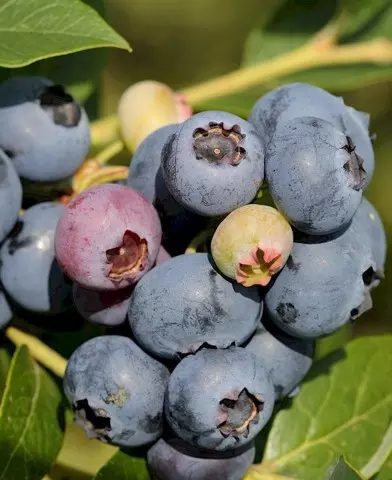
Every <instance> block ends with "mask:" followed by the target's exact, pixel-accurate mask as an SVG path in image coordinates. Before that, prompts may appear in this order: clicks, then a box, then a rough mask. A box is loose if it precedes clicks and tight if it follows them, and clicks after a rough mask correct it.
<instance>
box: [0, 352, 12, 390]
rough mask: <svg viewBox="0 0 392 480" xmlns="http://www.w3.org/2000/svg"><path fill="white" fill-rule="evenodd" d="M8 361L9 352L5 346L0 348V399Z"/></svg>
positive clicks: (9, 360) (5, 379)
mask: <svg viewBox="0 0 392 480" xmlns="http://www.w3.org/2000/svg"><path fill="white" fill-rule="evenodd" d="M10 363H11V358H10V354H9V352H8V351H7V350H6V349H5V348H2V349H0V400H1V398H2V396H3V393H4V389H5V384H6V381H7V375H8V370H9V368H10Z"/></svg>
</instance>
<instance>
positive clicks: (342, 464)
mask: <svg viewBox="0 0 392 480" xmlns="http://www.w3.org/2000/svg"><path fill="white" fill-rule="evenodd" d="M363 479H364V477H363V476H362V475H361V474H360V473H358V472H357V471H356V470H354V468H353V467H352V466H351V465H350V464H349V463H348V462H346V460H345V459H344V458H343V457H339V458H338V459H337V460H334V461H333V462H332V464H331V465H330V466H329V467H328V470H327V472H326V475H325V478H324V480H363Z"/></svg>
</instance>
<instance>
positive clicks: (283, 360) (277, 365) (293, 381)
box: [245, 316, 314, 400]
mask: <svg viewBox="0 0 392 480" xmlns="http://www.w3.org/2000/svg"><path fill="white" fill-rule="evenodd" d="M266 327H267V328H266ZM245 349H246V350H247V351H248V352H252V353H254V354H255V355H256V356H257V357H259V358H260V360H261V362H262V364H263V367H264V369H265V370H266V371H267V372H268V373H269V374H270V376H271V380H272V383H273V385H274V388H275V398H276V400H281V399H282V398H284V397H286V396H287V395H288V394H290V392H292V391H293V390H294V389H295V387H296V386H297V385H298V384H299V383H300V382H301V381H302V380H303V378H304V377H305V375H306V374H307V373H308V371H309V369H310V367H311V366H312V359H313V354H314V342H313V341H312V340H299V339H298V338H293V337H290V336H289V335H285V334H284V333H283V332H281V331H279V330H278V329H277V328H276V327H274V325H273V324H272V325H271V322H269V321H268V320H267V318H266V317H265V316H264V317H263V324H260V326H259V328H258V329H257V330H256V333H255V334H254V335H253V337H252V339H251V341H250V342H249V343H248V344H247V346H246V347H245Z"/></svg>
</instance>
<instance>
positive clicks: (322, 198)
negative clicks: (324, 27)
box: [0, 78, 386, 480]
mask: <svg viewBox="0 0 392 480" xmlns="http://www.w3.org/2000/svg"><path fill="white" fill-rule="evenodd" d="M18 82H19V83H18ZM149 88H151V85H149ZM132 91H133V90H132ZM4 92H6V93H4ZM131 93H132V92H127V98H134V97H133V96H132V95H131ZM169 93H170V92H169ZM18 95H19V97H18ZM8 101H9V103H10V105H8V103H7V102H8ZM1 102H3V104H4V105H3V104H1V105H0V123H1V124H2V125H3V122H2V120H3V118H4V128H0V147H1V148H2V150H3V152H2V153H1V156H0V173H1V172H3V174H2V175H0V181H2V182H3V188H2V189H0V196H1V195H4V198H7V208H5V207H3V206H2V205H3V204H4V202H0V235H2V238H1V240H2V241H3V243H2V247H1V282H2V285H3V287H4V290H5V292H6V293H5V296H1V295H0V321H2V320H3V319H4V322H3V323H5V322H6V321H7V319H8V318H9V316H10V309H9V305H8V303H7V300H6V298H9V299H10V300H12V301H13V302H15V303H16V304H18V306H20V307H23V308H24V309H27V310H30V311H34V312H38V313H40V314H43V313H44V314H57V313H59V312H62V311H64V310H66V309H67V308H68V307H69V305H70V304H71V303H72V305H73V306H74V307H76V309H77V311H78V312H79V314H80V316H81V317H83V318H84V319H86V320H87V321H89V322H92V323H95V324H98V325H103V326H105V327H107V328H108V330H107V333H108V334H106V335H102V336H98V337H95V338H92V339H90V340H88V341H87V342H85V343H83V344H82V345H80V346H79V347H78V348H77V349H76V350H75V351H74V353H73V354H72V355H71V357H70V358H69V360H68V364H67V369H66V373H65V377H64V392H65V395H66V397H67V399H68V401H69V403H70V405H71V406H72V408H73V410H74V413H75V419H76V422H77V423H78V424H80V425H81V426H82V427H83V428H84V429H85V431H86V432H87V434H88V435H89V436H90V437H91V438H98V439H100V440H102V441H104V442H109V443H111V444H114V445H119V446H121V447H141V446H143V447H147V448H148V451H147V462H148V467H149V471H150V474H151V477H152V478H153V479H156V480H158V479H159V480H190V479H195V478H197V479H198V480H207V479H211V478H214V479H221V480H240V479H241V478H242V477H243V475H245V473H246V471H247V469H248V468H249V466H250V465H251V463H252V462H253V460H254V456H255V449H254V444H253V440H254V439H255V437H256V436H257V435H258V434H259V433H260V432H261V430H262V429H263V428H264V427H265V425H266V424H267V423H268V421H269V420H270V418H271V415H272V413H273V409H274V405H275V403H276V402H280V401H281V400H282V399H283V398H285V397H287V396H292V395H295V392H296V391H297V390H298V386H299V384H300V383H301V381H302V380H303V378H304V377H305V375H306V374H307V372H308V371H309V369H310V367H311V364H312V359H313V353H314V342H315V339H317V338H319V337H323V336H325V335H329V334H331V333H333V332H334V331H336V330H337V329H339V328H340V327H341V326H343V325H344V324H346V323H347V322H350V321H352V320H354V319H356V318H357V317H358V316H359V315H361V314H362V313H363V312H365V311H366V310H368V309H369V308H370V307H371V306H372V299H371V291H372V289H373V288H375V287H376V286H377V285H378V284H379V283H380V280H381V279H382V278H383V274H384V264H385V256H386V239H385V233H384V228H383V225H382V222H381V219H380V217H379V215H378V213H377V211H376V210H375V209H374V207H373V206H372V205H371V204H370V203H369V202H368V201H367V200H366V199H365V198H364V197H363V191H364V189H365V188H366V187H367V186H368V185H369V183H370V181H371V177H372V175H373V170H374V154H373V148H372V143H371V140H370V137H369V130H368V126H369V118H368V116H367V115H366V114H364V113H362V112H357V111H356V110H354V109H353V108H351V107H348V106H346V105H345V104H344V102H343V100H342V99H341V98H337V97H335V96H333V95H331V94H330V93H328V92H326V91H324V90H322V89H320V88H317V87H315V86H312V85H308V84H301V83H295V84H288V85H285V86H283V87H280V88H277V89H275V90H273V91H272V92H270V93H268V94H267V95H265V96H263V97H262V98H260V100H258V102H257V103H256V104H255V105H254V108H253V110H252V112H251V115H250V117H249V119H248V120H244V119H242V118H239V117H237V116H235V115H232V114H230V113H227V112H222V111H208V112H200V113H196V114H193V115H191V113H190V112H189V111H188V110H186V111H187V112H188V113H187V115H186V118H185V119H184V118H182V119H181V120H180V121H179V123H173V124H169V125H164V126H159V128H157V129H155V130H153V132H152V133H150V134H149V135H148V136H147V137H146V138H144V140H143V141H139V140H138V148H137V149H136V151H135V152H134V155H133V157H132V159H131V163H130V168H129V177H128V180H127V182H126V184H119V183H117V184H116V183H106V184H101V185H96V186H93V187H91V188H88V189H87V190H85V191H83V192H81V193H79V194H78V195H76V196H75V197H74V198H73V199H72V201H71V202H70V203H69V204H68V205H67V206H63V205H60V204H59V203H56V202H41V203H38V204H35V205H33V206H32V207H30V208H28V209H27V210H26V211H25V212H24V213H23V215H20V217H18V215H19V214H18V212H19V209H20V206H21V199H22V187H21V183H20V180H19V176H18V173H19V175H20V176H21V177H23V178H25V179H27V180H29V181H41V182H42V181H49V180H50V181H52V180H59V179H61V178H63V176H67V175H70V174H72V173H73V172H74V170H75V169H76V168H77V167H78V165H80V164H81V162H83V160H84V158H85V156H86V149H88V146H89V128H88V122H87V120H86V116H85V113H84V111H83V109H82V108H81V107H80V106H79V105H78V104H77V103H76V102H74V101H73V100H72V97H70V96H69V94H67V93H65V91H64V89H62V88H61V87H58V86H53V85H52V84H50V82H48V81H46V80H45V81H44V80H40V79H36V78H27V79H26V78H24V79H16V80H13V81H9V82H8V83H7V82H6V83H5V84H4V85H2V86H0V103H1ZM126 106H127V104H126V102H125V100H124V99H122V102H121V115H122V116H124V112H125V111H126ZM128 108H129V109H132V105H129V106H128ZM19 112H22V113H19ZM181 112H182V113H184V112H185V110H184V109H182V110H181ZM173 115H174V114H173ZM120 117H121V116H120ZM10 118H11V123H10V124H8V123H7V124H6V123H5V122H6V120H5V119H7V122H10V120H9V119H10ZM13 119H16V120H15V121H14V120H13ZM120 120H121V118H120ZM23 122H25V123H23ZM41 124H42V125H41ZM10 125H12V127H10ZM48 125H50V128H51V132H52V134H49V127H48ZM28 126H31V128H32V129H35V132H36V133H33V134H31V131H30V127H29V128H28ZM127 128H128V124H127V125H125V124H124V125H122V130H123V134H124V136H125V137H126V138H128V140H129V141H131V140H130V139H135V138H137V139H139V136H140V135H138V132H129V131H128V130H127ZM15 129H16V130H15ZM42 132H44V133H45V135H44V134H43V133H42ZM139 133H140V132H139ZM16 138H17V139H18V141H16ZM32 138H34V141H32V140H31V139H32ZM132 141H133V140H132ZM135 141H136V140H135ZM63 142H64V145H65V146H64V149H65V150H64V149H63V148H60V149H59V148H58V146H59V144H61V145H62V144H63ZM53 145H56V148H54V147H53ZM58 150H61V152H58ZM266 187H267V188H266ZM1 198H2V197H1ZM1 198H0V200H1ZM2 209H4V211H3V210H2ZM195 236H196V240H197V239H199V241H196V242H195V239H194V237H195ZM192 239H193V242H191V244H192V245H193V244H196V245H198V247H200V248H193V250H197V253H190V252H191V251H193V250H192V249H187V252H186V253H184V252H185V248H186V246H187V245H188V244H189V243H190V241H191V240H192ZM200 239H202V240H200ZM27 259H28V260H27ZM6 317H7V319H6ZM119 326H121V328H122V330H118V328H119ZM113 327H116V328H117V330H113ZM119 331H120V334H119ZM115 332H117V333H115Z"/></svg>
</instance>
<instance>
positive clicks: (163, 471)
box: [147, 438, 255, 480]
mask: <svg viewBox="0 0 392 480" xmlns="http://www.w3.org/2000/svg"><path fill="white" fill-rule="evenodd" d="M254 458H255V447H254V446H253V445H251V446H250V447H249V448H246V449H245V450H244V451H241V452H240V453H236V452H235V453H234V454H233V455H231V456H227V457H225V456H223V453H222V452H214V453H213V454H208V455H207V454H205V455H204V454H203V453H202V452H200V451H199V450H198V449H195V448H192V447H191V446H189V445H186V446H185V444H184V445H181V444H180V443H179V441H175V442H167V441H165V440H164V439H163V438H160V439H159V440H158V441H157V442H156V443H155V444H154V445H153V446H152V447H151V448H150V449H149V450H148V451H147V466H148V470H149V473H150V476H151V480H195V479H197V480H211V479H214V480H240V479H242V478H243V477H244V476H245V474H246V472H247V471H248V469H249V467H250V466H251V465H252V463H253V460H254Z"/></svg>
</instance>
